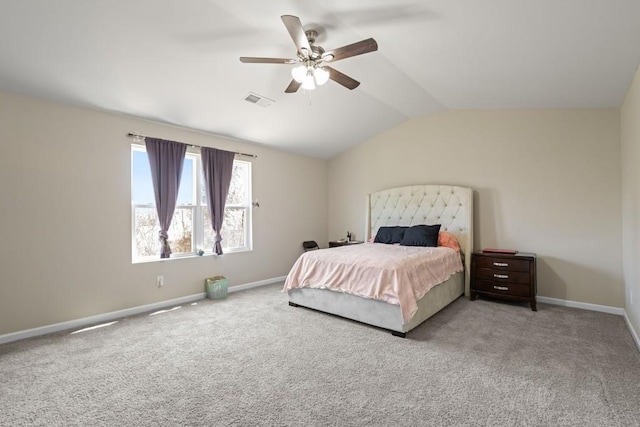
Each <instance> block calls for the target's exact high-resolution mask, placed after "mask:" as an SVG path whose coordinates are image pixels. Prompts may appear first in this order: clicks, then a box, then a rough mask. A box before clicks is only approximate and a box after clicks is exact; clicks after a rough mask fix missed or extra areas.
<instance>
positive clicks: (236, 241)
mask: <svg viewBox="0 0 640 427" xmlns="http://www.w3.org/2000/svg"><path fill="white" fill-rule="evenodd" d="M246 218H247V210H246V208H226V209H225V213H224V223H223V224H222V247H223V248H243V247H245V246H246V243H245V242H246V238H245V222H246Z"/></svg>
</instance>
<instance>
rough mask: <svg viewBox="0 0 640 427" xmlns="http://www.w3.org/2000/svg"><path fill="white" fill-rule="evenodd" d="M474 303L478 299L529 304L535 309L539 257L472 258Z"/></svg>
mask: <svg viewBox="0 0 640 427" xmlns="http://www.w3.org/2000/svg"><path fill="white" fill-rule="evenodd" d="M470 287H471V289H470V293H471V301H474V300H475V299H476V298H477V296H478V295H481V296H487V297H495V298H502V299H508V300H513V301H527V302H529V304H530V305H531V310H533V311H537V308H536V292H537V284H536V254H532V253H526V252H519V253H516V254H500V253H485V252H474V253H473V254H471V283H470Z"/></svg>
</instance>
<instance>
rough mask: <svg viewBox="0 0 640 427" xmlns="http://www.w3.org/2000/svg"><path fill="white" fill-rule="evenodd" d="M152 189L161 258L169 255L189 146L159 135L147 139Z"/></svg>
mask: <svg viewBox="0 0 640 427" xmlns="http://www.w3.org/2000/svg"><path fill="white" fill-rule="evenodd" d="M145 145H146V147H147V155H148V156H149V165H150V166H151V178H152V180H153V192H154V195H155V198H156V210H157V211H158V219H159V221H160V233H159V235H160V258H169V257H170V256H171V248H170V247H169V242H168V238H169V234H168V232H167V230H169V225H170V224H171V219H172V218H173V213H174V211H175V210H176V202H177V200H178V189H179V188H180V177H181V176H182V166H183V164H184V156H185V154H186V152H187V146H186V145H185V144H182V143H180V142H175V141H166V140H164V139H158V138H149V137H147V138H145Z"/></svg>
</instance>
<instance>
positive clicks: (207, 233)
mask: <svg viewBox="0 0 640 427" xmlns="http://www.w3.org/2000/svg"><path fill="white" fill-rule="evenodd" d="M202 211H203V217H204V239H203V241H204V250H205V251H207V252H210V251H212V250H213V244H214V243H215V240H214V237H213V226H212V225H211V215H209V208H208V207H206V206H204V207H203V208H202Z"/></svg>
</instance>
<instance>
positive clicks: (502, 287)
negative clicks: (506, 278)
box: [475, 280, 531, 298]
mask: <svg viewBox="0 0 640 427" xmlns="http://www.w3.org/2000/svg"><path fill="white" fill-rule="evenodd" d="M475 288H476V290H478V291H482V292H490V293H492V294H505V295H511V296H517V297H525V298H527V297H530V296H531V287H530V286H529V285H528V284H518V283H502V282H493V281H490V280H477V281H476V283H475Z"/></svg>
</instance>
